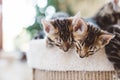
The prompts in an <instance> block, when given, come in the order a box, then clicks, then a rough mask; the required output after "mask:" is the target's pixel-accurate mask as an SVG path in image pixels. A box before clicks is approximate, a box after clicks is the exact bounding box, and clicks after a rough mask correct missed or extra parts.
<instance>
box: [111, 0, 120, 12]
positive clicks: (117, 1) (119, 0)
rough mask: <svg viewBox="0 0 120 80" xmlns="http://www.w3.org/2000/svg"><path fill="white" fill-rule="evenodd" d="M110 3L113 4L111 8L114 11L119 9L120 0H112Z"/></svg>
mask: <svg viewBox="0 0 120 80" xmlns="http://www.w3.org/2000/svg"><path fill="white" fill-rule="evenodd" d="M112 4H113V9H114V10H115V11H116V12H119V11H120V0H112Z"/></svg>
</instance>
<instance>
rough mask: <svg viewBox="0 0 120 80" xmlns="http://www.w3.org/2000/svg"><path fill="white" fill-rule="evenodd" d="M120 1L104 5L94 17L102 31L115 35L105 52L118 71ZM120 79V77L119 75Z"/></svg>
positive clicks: (115, 0) (119, 66) (119, 60)
mask: <svg viewBox="0 0 120 80" xmlns="http://www.w3.org/2000/svg"><path fill="white" fill-rule="evenodd" d="M119 4H120V1H119V0H112V1H111V2H109V3H108V4H106V5H104V6H103V7H102V8H101V9H100V11H99V12H98V13H97V14H96V16H95V17H94V20H96V23H97V24H98V25H99V26H100V28H101V29H104V30H107V31H108V32H110V33H112V34H114V35H115V37H114V38H113V39H112V40H111V41H110V43H109V44H108V45H106V46H105V51H106V54H107V57H108V59H109V60H110V61H111V62H112V63H113V64H114V68H115V69H116V70H120V6H119ZM119 77H120V75H119Z"/></svg>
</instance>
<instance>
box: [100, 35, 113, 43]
mask: <svg viewBox="0 0 120 80" xmlns="http://www.w3.org/2000/svg"><path fill="white" fill-rule="evenodd" d="M114 37H115V35H113V34H102V35H101V36H100V38H99V39H100V43H101V44H102V45H107V44H108V43H109V42H110V40H111V39H113V38H114Z"/></svg>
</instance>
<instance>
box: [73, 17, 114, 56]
mask: <svg viewBox="0 0 120 80" xmlns="http://www.w3.org/2000/svg"><path fill="white" fill-rule="evenodd" d="M79 22H81V23H79V25H77V26H76V28H75V30H74V31H75V32H74V40H75V45H76V50H77V53H78V54H79V56H80V57H81V58H83V57H87V56H89V55H92V54H93V53H95V52H97V51H98V50H100V49H101V48H103V47H104V46H105V45H107V44H108V43H109V41H110V40H111V39H112V38H113V37H114V35H112V34H110V33H108V32H106V31H103V30H101V29H99V28H97V27H93V26H92V25H89V24H87V23H86V22H84V21H83V20H82V19H79Z"/></svg>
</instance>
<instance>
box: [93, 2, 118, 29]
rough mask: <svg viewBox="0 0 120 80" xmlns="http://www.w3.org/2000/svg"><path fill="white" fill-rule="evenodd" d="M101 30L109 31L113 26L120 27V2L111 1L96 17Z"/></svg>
mask: <svg viewBox="0 0 120 80" xmlns="http://www.w3.org/2000/svg"><path fill="white" fill-rule="evenodd" d="M94 20H95V21H96V23H97V25H99V27H100V28H102V29H105V30H107V29H108V28H109V26H111V25H116V24H117V25H120V1H119V0H111V1H110V2H109V3H107V4H105V5H104V6H103V7H102V8H101V9H100V10H99V11H98V13H97V14H96V15H95V16H94Z"/></svg>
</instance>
